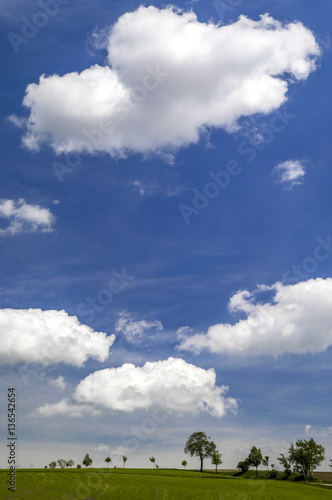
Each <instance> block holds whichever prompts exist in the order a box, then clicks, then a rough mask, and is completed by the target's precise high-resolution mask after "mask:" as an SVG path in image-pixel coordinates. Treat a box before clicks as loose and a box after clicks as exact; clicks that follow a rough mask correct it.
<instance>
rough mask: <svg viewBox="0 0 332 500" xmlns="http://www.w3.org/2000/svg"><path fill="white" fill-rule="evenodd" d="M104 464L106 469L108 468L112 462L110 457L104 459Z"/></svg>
mask: <svg viewBox="0 0 332 500" xmlns="http://www.w3.org/2000/svg"><path fill="white" fill-rule="evenodd" d="M105 462H107V467H109V466H110V462H112V459H111V457H107V458H105Z"/></svg>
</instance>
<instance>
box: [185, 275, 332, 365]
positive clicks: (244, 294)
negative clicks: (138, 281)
mask: <svg viewBox="0 0 332 500" xmlns="http://www.w3.org/2000/svg"><path fill="white" fill-rule="evenodd" d="M271 291H272V292H275V296H274V298H273V300H271V301H270V302H267V303H262V302H257V301H256V300H255V295H256V293H257V292H271ZM229 310H230V311H231V312H234V313H242V314H243V313H244V314H245V315H246V316H247V317H246V319H243V320H240V321H238V322H237V323H235V324H234V325H230V324H226V323H221V324H217V325H213V326H211V327H210V328H209V329H208V331H207V333H206V334H204V333H203V334H202V333H197V334H194V335H192V336H186V335H185V333H186V330H182V331H181V332H180V345H179V349H180V350H188V351H192V352H195V353H199V352H201V351H202V350H203V349H208V350H209V351H211V352H214V353H224V354H232V355H241V356H261V355H272V356H280V355H282V354H284V353H295V354H304V353H308V352H309V353H315V352H321V351H324V350H325V349H327V348H328V347H329V346H331V345H332V278H326V279H322V278H317V279H312V280H308V281H303V282H300V283H297V284H296V285H283V284H282V283H276V284H275V285H273V286H271V287H267V286H260V287H259V288H258V289H257V290H256V291H255V292H252V293H251V292H249V291H247V290H245V291H240V292H238V293H236V294H235V295H234V296H233V297H231V299H230V302H229Z"/></svg>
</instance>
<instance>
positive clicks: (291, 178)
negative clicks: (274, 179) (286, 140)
mask: <svg viewBox="0 0 332 500" xmlns="http://www.w3.org/2000/svg"><path fill="white" fill-rule="evenodd" d="M302 163H303V162H302ZM302 163H301V162H300V161H299V160H288V161H284V162H283V163H279V165H277V166H276V167H274V169H273V172H274V173H277V174H279V175H280V182H282V183H288V184H289V189H291V188H292V187H293V186H295V185H296V184H302V177H304V176H305V168H304V166H303V164H302Z"/></svg>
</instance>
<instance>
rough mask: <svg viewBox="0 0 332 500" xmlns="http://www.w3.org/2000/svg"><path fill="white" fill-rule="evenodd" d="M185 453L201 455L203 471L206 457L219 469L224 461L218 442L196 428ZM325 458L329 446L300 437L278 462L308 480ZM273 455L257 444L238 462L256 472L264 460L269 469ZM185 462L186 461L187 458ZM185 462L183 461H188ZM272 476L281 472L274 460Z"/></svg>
mask: <svg viewBox="0 0 332 500" xmlns="http://www.w3.org/2000/svg"><path fill="white" fill-rule="evenodd" d="M184 452H185V453H189V454H190V456H191V457H192V456H197V457H199V459H200V471H201V472H202V471H203V460H204V459H205V458H210V460H211V463H212V464H214V465H215V466H216V473H217V468H218V465H220V464H221V463H222V460H221V453H219V451H218V450H217V447H216V445H215V443H214V442H213V441H212V440H211V438H210V437H207V435H206V433H205V432H194V433H193V434H191V435H190V436H189V438H188V440H187V442H186V445H185V448H184ZM324 458H325V448H324V446H322V445H321V444H317V443H316V441H315V440H314V439H313V438H311V439H309V440H306V439H298V440H297V441H296V443H295V445H294V444H293V443H292V444H291V445H290V447H289V450H288V455H287V456H286V455H284V454H283V453H281V454H280V455H279V457H278V459H277V460H278V462H279V463H280V464H281V465H282V466H283V468H284V471H285V474H286V476H287V477H288V476H289V475H290V473H291V470H292V469H293V471H294V472H297V473H300V474H301V475H302V476H303V478H304V479H305V481H307V479H308V475H309V476H310V478H311V479H313V473H314V470H316V469H317V467H319V465H320V464H321V463H322V462H323V460H324ZM269 460H270V457H268V456H267V455H266V456H264V457H263V455H262V452H261V450H260V449H259V448H257V447H256V446H253V447H252V448H251V450H250V452H249V455H248V457H247V458H245V459H244V460H242V461H241V462H239V463H238V465H237V469H239V470H240V471H241V472H243V473H245V472H247V471H248V470H249V467H251V466H252V467H255V468H256V476H257V471H258V467H259V466H260V465H261V464H262V465H264V466H265V467H267V470H268V471H269ZM184 462H185V461H184ZM184 462H182V465H184ZM271 467H272V470H271V476H272V477H276V475H277V472H276V470H275V469H274V464H271ZM330 467H332V460H330Z"/></svg>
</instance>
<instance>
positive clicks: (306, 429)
mask: <svg viewBox="0 0 332 500" xmlns="http://www.w3.org/2000/svg"><path fill="white" fill-rule="evenodd" d="M311 427H312V426H311V425H305V426H304V432H305V434H309V432H310V429H311Z"/></svg>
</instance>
